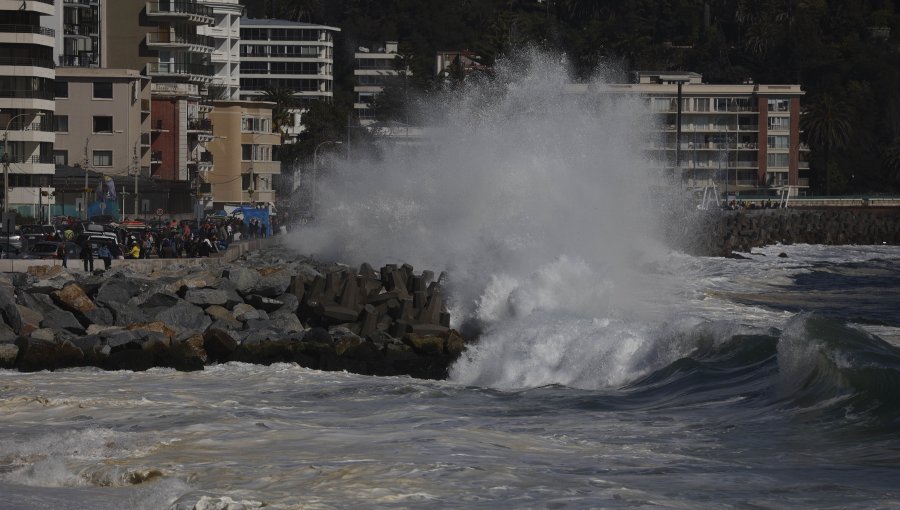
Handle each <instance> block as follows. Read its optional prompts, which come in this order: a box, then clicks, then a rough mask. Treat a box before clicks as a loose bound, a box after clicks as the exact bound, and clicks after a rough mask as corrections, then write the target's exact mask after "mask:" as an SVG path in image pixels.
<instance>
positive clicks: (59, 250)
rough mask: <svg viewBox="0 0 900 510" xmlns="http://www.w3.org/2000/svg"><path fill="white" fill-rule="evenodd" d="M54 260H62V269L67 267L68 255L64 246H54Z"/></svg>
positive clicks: (60, 244) (61, 244)
mask: <svg viewBox="0 0 900 510" xmlns="http://www.w3.org/2000/svg"><path fill="white" fill-rule="evenodd" d="M56 258H58V259H60V260H62V267H66V268H67V267H69V254H68V253H66V245H65V244H63V243H59V244H58V245H57V246H56Z"/></svg>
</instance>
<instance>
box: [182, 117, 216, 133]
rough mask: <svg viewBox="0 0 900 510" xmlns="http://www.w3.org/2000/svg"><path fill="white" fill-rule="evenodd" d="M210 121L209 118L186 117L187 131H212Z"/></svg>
mask: <svg viewBox="0 0 900 510" xmlns="http://www.w3.org/2000/svg"><path fill="white" fill-rule="evenodd" d="M212 129H213V125H212V121H211V120H209V119H188V131H212Z"/></svg>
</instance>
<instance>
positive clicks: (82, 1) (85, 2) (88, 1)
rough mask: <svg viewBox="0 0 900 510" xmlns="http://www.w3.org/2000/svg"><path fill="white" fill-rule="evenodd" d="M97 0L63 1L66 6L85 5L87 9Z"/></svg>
mask: <svg viewBox="0 0 900 510" xmlns="http://www.w3.org/2000/svg"><path fill="white" fill-rule="evenodd" d="M96 1H97V0H63V3H64V4H76V5H84V6H86V7H90V6H91V2H94V3H96Z"/></svg>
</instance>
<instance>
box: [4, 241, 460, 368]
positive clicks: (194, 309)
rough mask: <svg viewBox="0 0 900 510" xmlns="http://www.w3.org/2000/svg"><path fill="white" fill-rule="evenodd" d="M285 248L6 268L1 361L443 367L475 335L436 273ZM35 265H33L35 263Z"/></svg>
mask: <svg viewBox="0 0 900 510" xmlns="http://www.w3.org/2000/svg"><path fill="white" fill-rule="evenodd" d="M273 252H274V250H267V251H265V252H263V251H258V252H251V253H248V254H246V255H245V256H243V257H242V258H240V259H237V260H235V261H234V262H231V263H229V264H226V265H222V266H218V267H215V268H209V267H194V268H179V267H177V266H175V267H173V268H170V269H166V270H162V271H155V272H153V273H150V274H144V273H138V272H131V271H129V269H128V267H127V266H121V267H118V268H115V269H113V270H110V271H107V272H105V273H103V272H100V271H98V272H95V273H100V274H90V275H84V274H82V273H80V272H78V271H72V272H69V271H68V270H66V269H63V268H60V267H50V268H46V267H44V268H31V269H29V271H28V272H26V273H6V274H3V275H0V318H2V321H0V368H7V369H18V370H21V371H37V370H56V369H61V368H67V367H78V366H95V367H100V368H103V369H107V370H147V369H149V368H153V367H171V368H175V369H177V370H202V369H203V367H204V366H206V365H209V364H212V363H226V362H229V361H240V362H247V363H262V364H269V363H275V362H295V363H298V364H300V365H302V366H305V367H308V368H313V369H319V370H346V371H350V372H355V373H361V374H371V375H409V376H412V377H417V378H427V379H442V378H445V377H446V376H447V370H448V368H449V366H450V365H451V364H452V363H453V362H454V361H455V360H456V359H457V358H458V357H459V356H460V354H461V353H462V352H463V350H464V349H465V347H466V343H467V342H466V340H464V339H463V338H462V337H461V336H460V334H459V333H457V332H456V331H454V330H452V329H450V327H449V326H450V324H449V313H448V312H447V309H446V301H445V299H444V298H443V297H442V295H441V286H440V284H439V283H438V282H436V281H434V273H433V272H431V271H423V272H421V273H417V272H416V271H415V270H414V269H413V267H412V266H410V265H387V266H384V267H382V268H380V270H376V269H374V268H373V267H371V266H370V265H368V264H363V265H362V266H361V267H359V268H350V267H347V266H343V265H337V264H325V263H321V262H318V261H315V260H313V259H308V258H304V257H300V256H296V257H289V256H284V255H281V256H278V255H275V254H274V253H273ZM32 269H33V270H32Z"/></svg>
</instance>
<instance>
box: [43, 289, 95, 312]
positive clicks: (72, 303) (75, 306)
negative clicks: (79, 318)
mask: <svg viewBox="0 0 900 510" xmlns="http://www.w3.org/2000/svg"><path fill="white" fill-rule="evenodd" d="M50 297H51V298H53V301H54V302H55V303H56V304H57V305H58V306H59V307H60V308H62V309H63V310H68V311H70V312H73V313H75V314H80V315H86V314H87V313H88V312H90V311H91V310H93V309H94V308H96V306H95V305H94V302H93V301H91V298H89V297H88V295H87V294H86V293H85V291H84V289H82V288H81V286H80V285H78V284H77V283H70V284H68V285H66V286H65V287H63V288H62V289H60V290H55V291H53V292H51V293H50Z"/></svg>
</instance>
